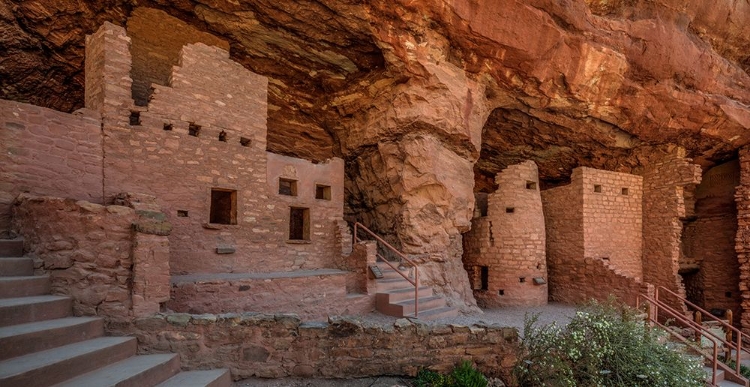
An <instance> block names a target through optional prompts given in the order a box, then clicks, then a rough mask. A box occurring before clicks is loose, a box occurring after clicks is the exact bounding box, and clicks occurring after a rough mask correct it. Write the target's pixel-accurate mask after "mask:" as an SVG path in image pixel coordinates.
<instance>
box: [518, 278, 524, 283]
mask: <svg viewBox="0 0 750 387" xmlns="http://www.w3.org/2000/svg"><path fill="white" fill-rule="evenodd" d="M518 282H520V283H524V282H526V277H518Z"/></svg>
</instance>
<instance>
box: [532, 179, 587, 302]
mask: <svg viewBox="0 0 750 387" xmlns="http://www.w3.org/2000/svg"><path fill="white" fill-rule="evenodd" d="M576 171H578V170H574V171H573V173H576ZM582 190H583V187H582V186H580V185H576V184H572V183H571V184H569V185H566V186H562V187H556V188H552V189H548V190H544V191H542V192H541V196H542V207H543V208H544V224H545V227H546V233H545V234H546V236H547V238H546V239H547V246H546V247H547V271H548V277H549V281H548V282H549V299H550V300H551V301H563V302H582V301H585V300H584V299H582V297H581V296H579V293H580V287H581V286H582V284H577V283H573V282H571V277H572V275H573V273H575V271H577V270H582V268H581V263H582V261H583V258H584V250H583V192H582Z"/></svg>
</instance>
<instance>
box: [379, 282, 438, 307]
mask: <svg viewBox="0 0 750 387" xmlns="http://www.w3.org/2000/svg"><path fill="white" fill-rule="evenodd" d="M432 295H433V293H432V287H430V286H420V287H419V297H420V298H421V297H431V296H432ZM375 297H376V299H377V298H378V297H383V298H385V302H387V303H393V304H395V303H397V302H400V301H406V300H413V299H414V287H411V288H404V289H396V290H389V291H387V292H382V293H377V294H376V295H375Z"/></svg>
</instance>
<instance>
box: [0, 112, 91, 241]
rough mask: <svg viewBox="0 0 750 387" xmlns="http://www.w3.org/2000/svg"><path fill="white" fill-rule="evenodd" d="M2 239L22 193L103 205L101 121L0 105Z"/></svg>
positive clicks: (82, 115) (88, 115) (79, 114)
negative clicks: (15, 202)
mask: <svg viewBox="0 0 750 387" xmlns="http://www.w3.org/2000/svg"><path fill="white" fill-rule="evenodd" d="M0 144H2V149H3V151H2V152H0V235H2V234H4V233H5V232H7V231H9V230H10V225H11V219H10V216H11V206H12V203H13V201H14V200H15V199H16V197H17V196H18V194H20V193H21V192H28V193H32V194H36V195H50V196H64V197H68V198H73V199H78V200H87V201H90V202H94V203H102V145H101V134H100V123H99V116H98V114H96V113H95V112H93V111H90V110H85V109H83V110H79V111H78V112H76V113H75V114H66V113H61V112H57V111H54V110H50V109H46V108H42V107H38V106H33V105H28V104H23V103H18V102H12V101H5V100H0Z"/></svg>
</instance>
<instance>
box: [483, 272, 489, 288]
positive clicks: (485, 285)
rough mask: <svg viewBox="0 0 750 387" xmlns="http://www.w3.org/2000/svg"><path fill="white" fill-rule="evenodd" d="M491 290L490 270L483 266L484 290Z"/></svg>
mask: <svg viewBox="0 0 750 387" xmlns="http://www.w3.org/2000/svg"><path fill="white" fill-rule="evenodd" d="M489 288H490V268H489V267H487V266H482V290H487V289H489Z"/></svg>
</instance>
